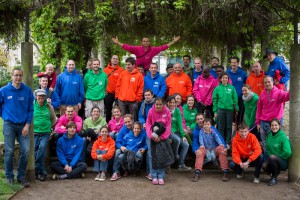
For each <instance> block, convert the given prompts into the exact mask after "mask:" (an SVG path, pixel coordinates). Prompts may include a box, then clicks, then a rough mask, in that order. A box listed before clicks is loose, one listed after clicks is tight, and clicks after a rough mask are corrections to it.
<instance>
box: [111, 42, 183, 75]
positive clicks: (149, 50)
mask: <svg viewBox="0 0 300 200" xmlns="http://www.w3.org/2000/svg"><path fill="white" fill-rule="evenodd" d="M179 39H180V36H177V37H174V39H173V41H172V42H170V43H168V44H164V45H162V46H157V47H152V46H151V45H150V40H149V38H147V37H144V38H143V39H142V44H141V46H132V45H129V44H123V43H121V42H119V40H118V37H116V38H112V41H113V42H114V43H115V44H117V45H119V46H121V47H122V48H123V49H124V50H126V51H128V52H130V53H132V54H134V55H135V56H136V66H140V65H143V66H144V69H145V71H146V70H148V69H149V67H150V64H151V63H152V59H153V57H154V56H156V55H157V54H159V53H160V52H161V51H164V50H166V49H167V48H169V47H170V46H171V45H173V44H174V43H175V42H177V41H178V40H179Z"/></svg>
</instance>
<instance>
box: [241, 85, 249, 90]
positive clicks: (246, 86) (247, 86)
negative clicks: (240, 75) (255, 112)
mask: <svg viewBox="0 0 300 200" xmlns="http://www.w3.org/2000/svg"><path fill="white" fill-rule="evenodd" d="M243 87H245V88H248V90H251V86H250V85H248V84H244V85H243Z"/></svg>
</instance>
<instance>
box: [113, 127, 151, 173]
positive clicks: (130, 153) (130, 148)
mask: <svg viewBox="0 0 300 200" xmlns="http://www.w3.org/2000/svg"><path fill="white" fill-rule="evenodd" d="M146 137H147V136H146V132H145V130H144V129H142V124H141V123H140V122H134V124H133V131H130V132H129V133H128V134H127V135H126V136H125V137H124V138H123V142H122V143H123V146H122V147H121V148H120V149H121V151H122V153H121V154H119V156H118V158H119V162H120V164H121V166H122V168H123V170H124V176H128V172H133V174H134V176H136V173H138V172H139V170H140V168H141V165H142V162H143V156H144V153H145V152H146V151H147V149H148V146H147V144H146Z"/></svg>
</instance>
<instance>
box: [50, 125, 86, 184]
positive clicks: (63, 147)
mask: <svg viewBox="0 0 300 200" xmlns="http://www.w3.org/2000/svg"><path fill="white" fill-rule="evenodd" d="M66 128H67V132H66V133H65V134H64V135H63V136H62V137H60V138H59V139H58V141H57V145H56V153H57V158H58V161H55V162H53V163H51V169H52V170H53V171H54V172H55V173H57V174H58V175H57V174H54V175H53V177H52V179H54V180H55V179H66V178H79V177H84V174H83V172H85V170H86V169H87V165H86V164H85V163H84V162H82V161H81V152H82V148H83V140H82V138H81V137H79V136H78V134H76V129H77V125H76V123H75V122H73V121H70V122H68V124H67V127H66Z"/></svg>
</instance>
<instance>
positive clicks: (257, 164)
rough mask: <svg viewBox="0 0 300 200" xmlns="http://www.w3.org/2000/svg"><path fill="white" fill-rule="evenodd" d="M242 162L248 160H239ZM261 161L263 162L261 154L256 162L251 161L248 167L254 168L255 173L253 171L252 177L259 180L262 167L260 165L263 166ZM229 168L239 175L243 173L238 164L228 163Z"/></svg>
mask: <svg viewBox="0 0 300 200" xmlns="http://www.w3.org/2000/svg"><path fill="white" fill-rule="evenodd" d="M241 160H242V162H246V161H247V160H248V158H245V159H244V158H243V159H242V158H241ZM263 161H264V158H263V154H260V156H258V157H257V158H256V160H253V161H252V162H251V163H250V164H249V166H250V167H255V171H254V177H256V178H259V174H260V169H261V167H262V164H263ZM229 168H230V169H232V170H234V171H235V172H236V173H237V174H239V175H241V174H242V173H243V171H244V170H243V169H242V168H241V167H240V165H239V164H237V163H235V162H233V161H230V163H229Z"/></svg>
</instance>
